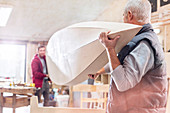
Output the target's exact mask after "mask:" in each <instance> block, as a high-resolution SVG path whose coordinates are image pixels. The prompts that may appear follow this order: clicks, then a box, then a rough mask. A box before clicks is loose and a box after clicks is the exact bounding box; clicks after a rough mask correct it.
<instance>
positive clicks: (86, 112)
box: [30, 96, 105, 113]
mask: <svg viewBox="0 0 170 113" xmlns="http://www.w3.org/2000/svg"><path fill="white" fill-rule="evenodd" d="M30 113H105V110H102V109H79V108H71V107H65V108H59V107H38V99H37V97H36V96H33V97H31V109H30Z"/></svg>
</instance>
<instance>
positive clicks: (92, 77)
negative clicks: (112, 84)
mask: <svg viewBox="0 0 170 113" xmlns="http://www.w3.org/2000/svg"><path fill="white" fill-rule="evenodd" d="M99 75H100V73H96V74H88V76H89V77H90V78H91V79H96V78H97V77H98V76H99Z"/></svg>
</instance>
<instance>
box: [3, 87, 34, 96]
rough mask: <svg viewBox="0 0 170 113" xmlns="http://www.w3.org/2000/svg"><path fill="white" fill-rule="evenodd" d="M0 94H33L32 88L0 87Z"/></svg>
mask: <svg viewBox="0 0 170 113" xmlns="http://www.w3.org/2000/svg"><path fill="white" fill-rule="evenodd" d="M0 92H8V93H13V94H27V93H34V92H35V88H34V87H13V86H9V87H0Z"/></svg>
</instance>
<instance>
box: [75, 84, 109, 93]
mask: <svg viewBox="0 0 170 113" xmlns="http://www.w3.org/2000/svg"><path fill="white" fill-rule="evenodd" d="M73 91H75V92H76V91H77V92H108V91H109V85H108V84H106V85H87V84H79V85H75V86H73Z"/></svg>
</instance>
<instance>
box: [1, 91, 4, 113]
mask: <svg viewBox="0 0 170 113" xmlns="http://www.w3.org/2000/svg"><path fill="white" fill-rule="evenodd" d="M3 101H4V99H3V93H2V92H1V96H0V113H3V103H4V102H3Z"/></svg>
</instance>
